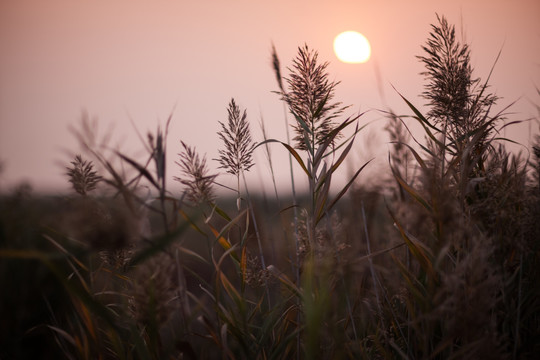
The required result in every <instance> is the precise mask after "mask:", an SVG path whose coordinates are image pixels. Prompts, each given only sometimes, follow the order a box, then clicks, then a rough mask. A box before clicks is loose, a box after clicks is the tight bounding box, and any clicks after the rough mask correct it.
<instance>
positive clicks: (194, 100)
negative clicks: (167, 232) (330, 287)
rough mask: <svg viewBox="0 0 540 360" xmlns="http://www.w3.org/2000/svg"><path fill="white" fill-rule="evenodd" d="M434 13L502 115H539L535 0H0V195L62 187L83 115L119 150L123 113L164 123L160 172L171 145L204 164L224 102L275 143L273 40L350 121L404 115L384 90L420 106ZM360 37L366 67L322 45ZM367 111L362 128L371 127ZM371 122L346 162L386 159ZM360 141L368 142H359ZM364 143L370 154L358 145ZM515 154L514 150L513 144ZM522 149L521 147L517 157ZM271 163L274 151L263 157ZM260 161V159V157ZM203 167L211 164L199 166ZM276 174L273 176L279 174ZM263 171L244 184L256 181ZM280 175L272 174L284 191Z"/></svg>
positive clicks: (526, 129)
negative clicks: (459, 40)
mask: <svg viewBox="0 0 540 360" xmlns="http://www.w3.org/2000/svg"><path fill="white" fill-rule="evenodd" d="M436 13H439V14H441V15H444V16H446V17H447V19H448V20H449V22H450V23H452V24H455V25H456V28H457V29H460V30H461V29H462V30H463V33H464V35H465V38H466V40H467V42H468V43H469V44H470V45H471V50H472V57H473V58H472V60H473V65H474V67H475V75H476V76H480V77H482V78H483V79H485V78H486V76H487V75H488V73H489V71H490V68H491V66H492V64H493V63H494V61H495V58H496V56H497V54H498V52H499V50H501V48H502V54H501V57H500V59H499V62H498V63H497V65H496V67H495V71H494V73H493V76H492V78H491V82H490V83H491V86H492V87H491V89H492V90H493V91H494V92H496V93H497V95H499V96H501V97H502V100H500V101H499V105H498V107H499V110H500V109H501V108H503V107H504V106H505V105H507V104H509V103H511V102H512V101H517V102H516V104H515V105H514V106H513V107H512V108H511V111H512V112H513V113H514V114H515V115H512V117H511V119H510V120H524V119H527V118H531V117H535V116H536V117H538V114H537V112H536V109H535V106H534V105H535V104H536V105H538V104H540V96H539V95H538V94H537V93H536V89H535V86H537V87H540V21H539V20H540V2H539V1H537V0H528V1H525V0H523V1H514V2H509V1H493V0H490V1H409V2H402V1H379V2H374V1H313V0H312V1H283V0H279V1H276V0H274V1H265V2H260V1H227V2H225V1H198V2H195V1H189V2H188V1H127V0H123V1H68V0H49V1H9V0H7V1H2V2H1V4H0V160H1V162H2V164H3V166H2V167H3V172H2V174H0V190H1V191H6V190H9V189H11V188H12V187H13V186H15V184H18V183H20V182H21V181H27V182H29V183H30V184H31V185H32V187H33V188H34V189H36V190H38V191H49V192H50V191H53V192H54V191H66V190H68V189H69V186H68V184H67V181H66V178H65V175H64V172H65V169H64V168H63V166H64V165H66V164H67V163H69V161H70V160H71V156H72V155H73V154H75V153H77V152H79V151H80V149H79V147H78V144H77V142H76V140H75V138H74V137H73V136H72V134H71V133H70V132H69V130H68V128H69V126H70V125H71V126H76V125H77V124H78V123H79V122H80V119H81V114H82V112H83V111H84V110H86V111H88V113H89V114H90V116H92V117H97V118H98V119H99V124H100V125H99V126H100V128H101V129H102V130H103V131H102V133H104V132H105V130H106V129H107V128H108V127H109V126H110V125H111V124H112V125H113V126H114V135H113V139H114V141H113V143H114V144H115V145H116V144H118V145H119V146H120V148H121V149H125V151H126V152H128V153H130V154H137V153H138V152H137V151H138V149H142V148H143V146H142V145H141V143H140V141H139V139H138V138H137V136H136V133H135V131H134V130H133V126H132V125H131V123H130V120H129V118H130V117H131V118H132V119H133V122H134V123H135V125H136V127H137V128H138V129H139V131H140V132H141V133H143V134H145V133H146V132H147V131H149V130H150V131H154V130H155V129H156V127H157V125H158V124H162V125H163V124H164V123H165V121H166V119H167V117H168V116H169V114H170V113H171V112H172V111H173V109H174V112H173V120H172V124H171V128H170V134H169V142H168V151H169V164H168V166H169V169H170V170H169V175H170V176H171V177H172V175H173V173H174V171H175V165H174V160H175V156H176V154H177V153H178V152H179V149H180V148H179V140H180V139H181V140H183V141H185V142H186V143H189V144H190V145H195V146H196V147H197V149H198V150H199V151H200V152H201V153H206V154H207V157H208V158H209V159H212V158H215V157H217V151H218V146H219V142H218V136H217V135H216V131H218V126H219V125H218V121H220V120H221V121H226V116H227V112H226V107H227V104H228V102H229V101H230V98H231V97H234V98H235V100H236V101H237V103H238V104H239V105H240V106H241V107H242V108H246V109H247V112H248V117H249V119H250V122H251V126H252V132H253V137H254V138H255V139H256V140H261V138H262V136H261V131H260V128H259V122H260V120H261V118H263V119H264V121H265V124H266V127H267V131H268V135H269V137H274V138H279V139H285V130H284V119H283V116H284V110H283V105H282V103H281V102H280V101H279V98H278V96H277V95H275V94H273V93H272V91H274V90H277V86H276V82H275V78H274V74H273V72H272V68H271V65H270V54H271V46H272V43H274V44H275V46H276V49H277V51H278V55H279V57H280V60H281V63H282V67H283V68H284V69H285V67H286V66H288V65H289V64H290V62H291V59H292V58H293V57H294V56H295V54H296V50H297V47H298V46H301V45H303V44H304V43H307V44H308V45H309V46H310V47H311V48H314V49H316V50H318V52H319V56H320V59H321V60H324V61H330V62H331V65H330V67H329V71H330V74H331V78H332V79H335V80H338V81H341V84H340V85H339V86H338V88H337V96H336V98H337V99H338V100H340V101H342V102H343V103H345V104H353V107H352V108H351V109H352V110H351V112H350V113H351V114H352V113H356V112H358V111H364V110H368V109H385V108H392V109H394V111H396V112H398V113H408V111H407V109H406V108H405V107H404V105H403V102H402V101H401V100H400V98H399V96H398V95H397V93H396V92H395V91H394V90H393V89H392V85H393V86H395V88H396V89H397V90H399V91H400V92H401V93H402V94H403V95H405V96H406V97H407V98H409V99H410V100H412V101H413V102H415V103H416V104H417V105H421V104H422V103H423V102H424V101H423V100H422V99H421V98H420V97H419V94H420V93H421V92H422V85H423V78H422V77H421V76H420V75H418V74H419V72H421V71H422V67H421V64H420V63H419V62H418V60H417V59H416V58H415V56H416V55H420V54H421V45H422V44H424V42H425V40H426V38H427V36H428V33H429V31H430V24H432V23H434V22H436V15H435V14H436ZM345 30H355V31H359V32H361V33H362V34H364V35H365V36H366V37H367V38H368V39H369V41H370V43H371V46H372V58H371V59H370V61H368V62H367V63H365V64H344V63H341V62H339V61H338V60H337V58H336V57H335V55H334V54H333V50H332V42H333V39H334V37H335V36H336V35H337V34H339V33H340V32H342V31H345ZM381 117H382V116H381V115H380V113H378V112H377V111H370V112H369V113H367V114H366V115H364V116H363V117H362V120H361V121H362V123H364V122H367V121H371V120H376V119H380V118H381ZM383 125H384V123H383V122H382V120H379V121H378V122H376V123H375V125H374V126H372V127H368V129H367V131H365V134H366V136H364V137H363V138H360V139H358V142H357V148H358V149H357V152H356V155H355V156H356V159H357V160H358V161H359V162H360V161H362V160H365V159H367V158H368V157H371V156H376V157H377V158H378V159H380V160H381V162H382V163H384V161H386V151H387V150H388V147H387V145H386V143H385V142H386V141H387V140H386V139H385V136H384V134H381V133H380V128H381V127H382V126H383ZM530 132H533V133H538V126H537V124H536V123H534V122H528V123H525V124H522V125H519V126H516V127H511V128H509V129H508V130H507V132H506V133H505V134H504V135H506V136H507V137H509V138H512V139H514V140H517V141H520V142H521V143H523V144H524V145H528V144H529V143H528V142H529V139H530ZM368 137H369V138H370V139H371V141H370V142H369V143H368V142H367V138H368ZM368 145H370V146H368ZM517 148H518V149H519V147H517ZM521 149H522V150H524V149H523V148H521ZM272 151H273V154H275V156H283V155H284V151H283V150H282V149H280V148H277V147H275V148H273V150H272ZM257 158H258V159H259V162H264V163H265V164H266V162H265V160H264V155H263V153H262V152H261V153H260V154H257ZM210 163H211V164H212V165H213V166H216V163H215V162H213V161H211V160H210ZM282 168H285V167H282ZM265 170H266V165H263V166H260V167H259V170H258V172H256V173H254V174H251V175H250V178H251V180H252V181H254V182H255V183H256V184H257V183H258V184H266V182H265V181H263V180H262V179H265V178H267V176H268V174H267V173H266V172H265ZM286 175H287V170H286V169H283V170H282V171H281V172H278V177H279V178H280V179H281V180H280V182H281V183H284V184H285V185H287V180H286V178H287V177H286Z"/></svg>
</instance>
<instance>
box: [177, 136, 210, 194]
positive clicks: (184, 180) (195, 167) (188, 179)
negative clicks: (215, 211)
mask: <svg viewBox="0 0 540 360" xmlns="http://www.w3.org/2000/svg"><path fill="white" fill-rule="evenodd" d="M181 144H182V148H183V150H182V152H181V153H180V154H178V155H179V156H180V160H179V161H176V164H177V165H178V166H180V170H181V173H182V175H183V176H181V177H177V176H175V177H174V180H176V181H178V182H180V183H181V184H183V185H185V186H186V190H185V191H186V196H187V199H188V200H189V201H191V202H193V203H195V204H201V203H205V202H212V201H213V200H214V192H213V184H214V179H215V178H216V175H209V174H208V168H207V166H206V157H205V156H203V157H202V158H200V157H199V154H198V153H197V151H196V149H195V148H194V147H191V146H188V145H186V144H185V143H184V142H183V141H181Z"/></svg>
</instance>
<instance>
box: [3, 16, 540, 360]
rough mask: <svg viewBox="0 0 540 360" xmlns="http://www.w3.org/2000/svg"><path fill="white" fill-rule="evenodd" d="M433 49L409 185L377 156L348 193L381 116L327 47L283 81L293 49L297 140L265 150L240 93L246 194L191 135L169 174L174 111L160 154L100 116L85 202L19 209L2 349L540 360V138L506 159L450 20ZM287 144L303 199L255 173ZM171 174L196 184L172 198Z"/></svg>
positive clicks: (224, 154) (85, 135) (393, 132)
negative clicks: (364, 102) (133, 149)
mask: <svg viewBox="0 0 540 360" xmlns="http://www.w3.org/2000/svg"><path fill="white" fill-rule="evenodd" d="M423 49H424V51H425V54H424V55H423V56H420V57H419V59H420V60H421V61H422V62H423V63H424V65H425V66H426V72H425V73H424V74H423V75H424V76H425V77H426V80H427V84H426V90H425V92H424V93H423V96H424V97H425V98H426V100H427V101H428V104H427V107H428V110H427V112H426V114H425V115H424V114H423V112H422V111H421V110H419V108H418V107H417V106H415V105H414V104H413V103H412V102H410V101H409V100H408V99H407V98H406V97H405V96H402V98H403V100H404V101H405V103H406V104H407V105H408V106H409V108H410V114H407V115H397V114H395V113H393V112H391V111H387V112H386V113H387V114H388V125H387V127H386V129H387V131H388V133H389V135H390V139H391V144H392V150H391V152H390V153H389V166H390V169H391V172H392V175H391V177H389V178H386V179H380V178H379V179H378V180H379V181H377V183H376V184H375V185H368V184H369V183H370V182H368V181H366V179H362V178H361V177H360V175H361V172H362V170H363V169H364V168H365V167H366V166H369V162H368V163H365V164H361V165H359V166H357V168H356V170H355V171H353V174H352V176H351V178H350V179H349V181H348V182H346V184H345V185H344V186H343V187H342V188H335V187H334V186H333V185H332V179H333V178H335V176H337V174H338V173H339V172H340V171H342V165H343V164H344V163H345V162H346V161H347V158H348V156H349V155H350V153H351V152H354V151H355V150H354V146H353V145H354V142H355V141H356V135H357V134H358V132H359V131H361V129H362V128H363V126H364V125H363V123H362V121H363V118H362V116H361V115H352V116H349V117H347V116H345V112H346V111H347V109H348V107H347V106H343V105H342V104H341V103H339V102H332V99H333V96H334V90H335V88H336V86H337V85H338V83H335V82H330V81H329V80H328V74H327V72H326V66H327V64H326V63H322V64H321V63H319V62H318V55H317V52H315V51H313V50H310V49H309V48H308V47H307V46H303V47H300V48H299V49H298V55H297V57H296V58H295V59H294V60H293V61H292V66H291V67H290V68H289V69H288V74H286V75H283V76H282V71H281V69H280V65H279V59H278V57H277V53H276V52H275V50H274V52H273V68H274V72H275V74H276V79H277V81H278V86H279V92H278V94H279V96H280V98H281V100H283V101H284V104H285V106H286V108H287V109H288V111H289V113H290V115H291V116H292V118H293V119H292V122H293V125H292V126H291V127H292V129H293V130H294V132H295V137H294V139H293V142H292V143H290V142H289V141H288V140H279V139H268V138H266V135H265V138H264V140H263V141H261V142H259V143H255V142H253V141H252V138H251V132H250V125H249V116H248V113H247V111H246V110H244V111H242V110H241V109H240V107H239V106H238V105H237V103H236V102H235V100H231V102H230V103H229V105H228V108H227V112H226V113H225V112H224V115H228V121H227V122H221V130H220V133H219V137H220V139H221V140H222V141H223V148H222V149H221V150H220V152H219V154H220V156H219V159H217V161H218V162H219V165H220V166H221V167H222V168H224V169H225V170H226V171H227V173H229V174H230V175H232V176H235V177H236V180H237V188H236V189H229V190H231V195H230V196H217V195H216V194H217V192H216V191H215V187H216V186H218V185H219V177H218V176H217V175H214V174H210V173H209V172H208V166H207V163H206V158H205V156H201V155H200V154H198V153H197V151H196V148H195V147H194V146H190V145H187V144H186V143H185V142H182V141H181V142H179V143H177V144H178V146H177V147H176V149H177V150H175V152H176V153H177V154H178V157H177V161H176V164H177V167H176V168H174V169H166V157H167V154H166V149H167V147H166V144H167V140H168V139H167V138H168V135H169V134H168V125H169V123H170V121H171V118H172V115H171V117H169V119H168V121H167V126H166V127H165V130H162V129H161V128H159V127H158V128H157V130H156V132H155V133H149V134H148V136H147V140H142V142H143V144H142V145H143V146H144V148H145V149H146V151H147V153H146V156H143V157H141V158H140V159H139V158H137V159H135V158H132V157H131V156H128V155H126V154H124V153H122V152H120V151H115V150H111V149H110V148H109V147H108V146H106V144H107V141H108V140H107V139H108V138H109V135H108V134H106V135H105V137H104V138H103V139H102V138H100V136H99V134H98V132H97V129H96V128H95V125H93V124H92V123H91V122H90V121H89V120H88V117H87V116H86V117H84V118H83V122H82V123H81V126H80V128H78V129H76V130H74V134H75V136H76V137H77V138H78V140H79V141H80V142H81V144H82V145H83V149H84V150H85V152H84V153H83V154H81V155H77V156H75V158H74V159H73V160H72V161H71V166H68V167H67V170H68V171H67V179H66V189H67V188H68V184H69V183H71V185H72V187H73V189H74V190H75V193H74V194H72V195H69V196H65V197H61V198H42V197H37V196H34V195H33V194H32V192H31V190H29V189H28V188H26V187H24V186H21V187H19V188H18V189H17V190H16V191H14V192H12V193H11V194H6V195H4V196H3V197H2V198H1V199H0V285H1V288H2V290H3V296H2V300H1V302H0V305H1V306H0V312H1V313H0V319H2V321H0V358H2V359H4V358H5V359H19V358H51V359H53V358H54V359H58V358H68V359H172V358H175V359H176V358H183V359H214V358H235V359H236V358H237V359H291V358H297V359H341V358H348V359H358V358H366V359H394V358H403V359H485V358H489V359H491V358H493V359H503V358H504V359H506V358H511V359H518V358H519V359H522V358H534V356H535V354H537V353H538V351H539V350H540V349H539V345H538V340H537V339H539V338H540V330H539V329H540V311H539V310H540V300H539V299H540V285H539V284H540V279H539V278H538V277H539V274H540V272H539V271H538V267H539V266H540V248H539V244H540V240H539V239H540V222H539V221H538V219H540V183H539V177H538V173H540V151H538V148H540V141H538V139H540V138H537V141H536V143H535V145H534V147H533V149H532V151H531V154H532V155H531V156H530V157H525V156H524V155H523V154H510V153H508V152H507V151H506V149H505V143H506V140H507V139H501V138H499V135H498V134H499V133H500V131H501V129H502V128H503V127H504V125H503V124H502V121H501V120H502V119H503V117H504V116H507V115H505V114H504V113H502V112H494V110H493V107H494V106H495V105H496V102H497V100H498V98H497V97H496V96H495V95H494V94H492V93H489V92H488V81H483V82H482V81H481V80H480V79H476V78H474V76H473V70H472V68H471V67H470V64H469V59H470V49H469V47H468V45H466V44H460V43H459V42H458V41H457V40H456V38H455V31H454V27H453V26H451V25H449V24H448V22H447V21H446V20H445V18H444V17H440V18H439V17H438V23H437V24H435V25H433V27H432V33H431V34H430V37H429V39H428V43H427V44H426V46H425V47H423ZM488 80H489V79H488ZM539 115H540V114H539ZM224 117H225V116H224ZM410 122H418V123H419V124H420V125H421V126H422V128H423V129H424V134H421V135H420V136H419V135H418V134H410V133H409V132H408V128H409V126H408V124H410ZM347 132H348V133H349V134H348V135H347V136H346V135H345V133H347ZM141 139H142V137H141ZM274 148H280V150H285V151H286V152H287V153H288V154H289V156H290V159H291V162H290V167H291V169H292V167H293V166H294V167H296V168H297V169H299V170H300V172H299V173H297V177H296V179H295V178H293V179H292V180H293V181H292V187H293V194H294V195H293V197H292V198H287V197H284V196H280V194H279V193H278V192H277V190H276V191H275V199H272V200H269V199H267V198H265V197H262V198H261V197H259V196H258V195H257V194H255V193H250V191H249V190H250V189H249V187H248V184H246V182H245V179H244V172H246V171H248V170H250V169H251V168H252V167H254V166H255V167H256V166H262V165H261V164H255V163H254V160H253V157H252V154H253V152H255V151H266V154H267V157H268V159H269V164H270V166H271V167H272V166H273V162H272V161H271V149H272V150H273V149H274ZM171 172H172V174H173V178H174V179H176V180H178V181H179V182H180V184H181V185H182V186H183V193H177V192H172V191H171V190H170V189H168V188H167V187H166V184H167V182H166V179H167V178H168V176H169V175H168V174H170V173H171ZM271 173H272V174H273V171H271ZM291 173H292V172H291ZM301 178H303V179H304V180H306V182H307V183H308V184H309V187H308V190H307V191H306V192H305V193H303V194H298V193H296V192H295V191H294V190H295V189H294V182H295V181H296V180H300V179H301ZM148 189H151V191H148ZM276 189H277V188H276Z"/></svg>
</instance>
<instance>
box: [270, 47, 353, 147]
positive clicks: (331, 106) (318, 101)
mask: <svg viewBox="0 0 540 360" xmlns="http://www.w3.org/2000/svg"><path fill="white" fill-rule="evenodd" d="M317 59H318V53H317V52H316V51H313V50H310V49H309V48H308V46H307V45H304V47H300V48H298V55H297V57H296V58H295V59H294V60H293V66H292V68H289V69H288V70H289V72H290V75H289V77H288V78H285V81H286V83H287V84H288V87H289V89H288V90H289V91H288V92H285V91H284V90H283V89H282V90H281V91H280V92H278V94H280V95H281V97H282V99H283V100H284V101H285V102H286V103H287V105H288V106H289V111H290V112H291V113H292V114H293V115H294V117H295V118H296V124H295V125H293V128H294V130H295V132H296V136H295V137H294V139H293V140H294V141H295V142H296V148H297V149H299V150H309V148H313V147H315V146H317V145H321V144H323V143H324V142H325V140H326V139H327V138H328V135H329V134H330V132H331V131H332V130H333V129H334V128H335V127H336V124H335V122H334V119H335V118H336V117H338V116H339V115H340V114H341V113H342V112H343V111H344V110H345V109H347V108H348V106H342V103H341V102H334V103H332V102H331V101H332V99H333V97H334V90H335V88H336V86H337V85H338V84H339V82H332V81H329V80H328V73H327V71H326V68H327V67H328V62H324V63H322V64H319V63H318V62H317ZM275 66H276V62H275V60H274V68H275ZM276 74H277V72H276ZM276 76H277V75H276ZM278 81H279V79H278Z"/></svg>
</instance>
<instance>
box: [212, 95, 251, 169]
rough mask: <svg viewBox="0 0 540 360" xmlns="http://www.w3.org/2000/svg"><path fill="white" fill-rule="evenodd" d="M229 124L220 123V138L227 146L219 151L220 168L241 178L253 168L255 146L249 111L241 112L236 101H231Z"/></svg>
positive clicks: (228, 110)
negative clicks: (249, 121) (248, 117)
mask: <svg viewBox="0 0 540 360" xmlns="http://www.w3.org/2000/svg"><path fill="white" fill-rule="evenodd" d="M227 113H228V115H229V122H228V123H227V125H225V124H224V123H222V122H221V121H219V124H220V125H221V131H220V132H218V135H219V138H220V139H221V140H222V141H223V143H224V144H225V149H223V150H219V155H220V156H219V159H216V160H217V161H219V163H220V168H223V169H225V170H226V171H227V172H228V173H230V174H233V175H235V176H236V177H239V176H240V173H241V172H242V171H249V169H250V168H251V167H252V166H253V149H254V148H255V144H254V143H253V141H252V139H251V133H250V130H249V123H248V122H247V111H246V110H244V111H243V112H241V110H240V107H239V106H238V105H236V102H235V101H234V99H231V102H230V103H229V108H228V109H227Z"/></svg>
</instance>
